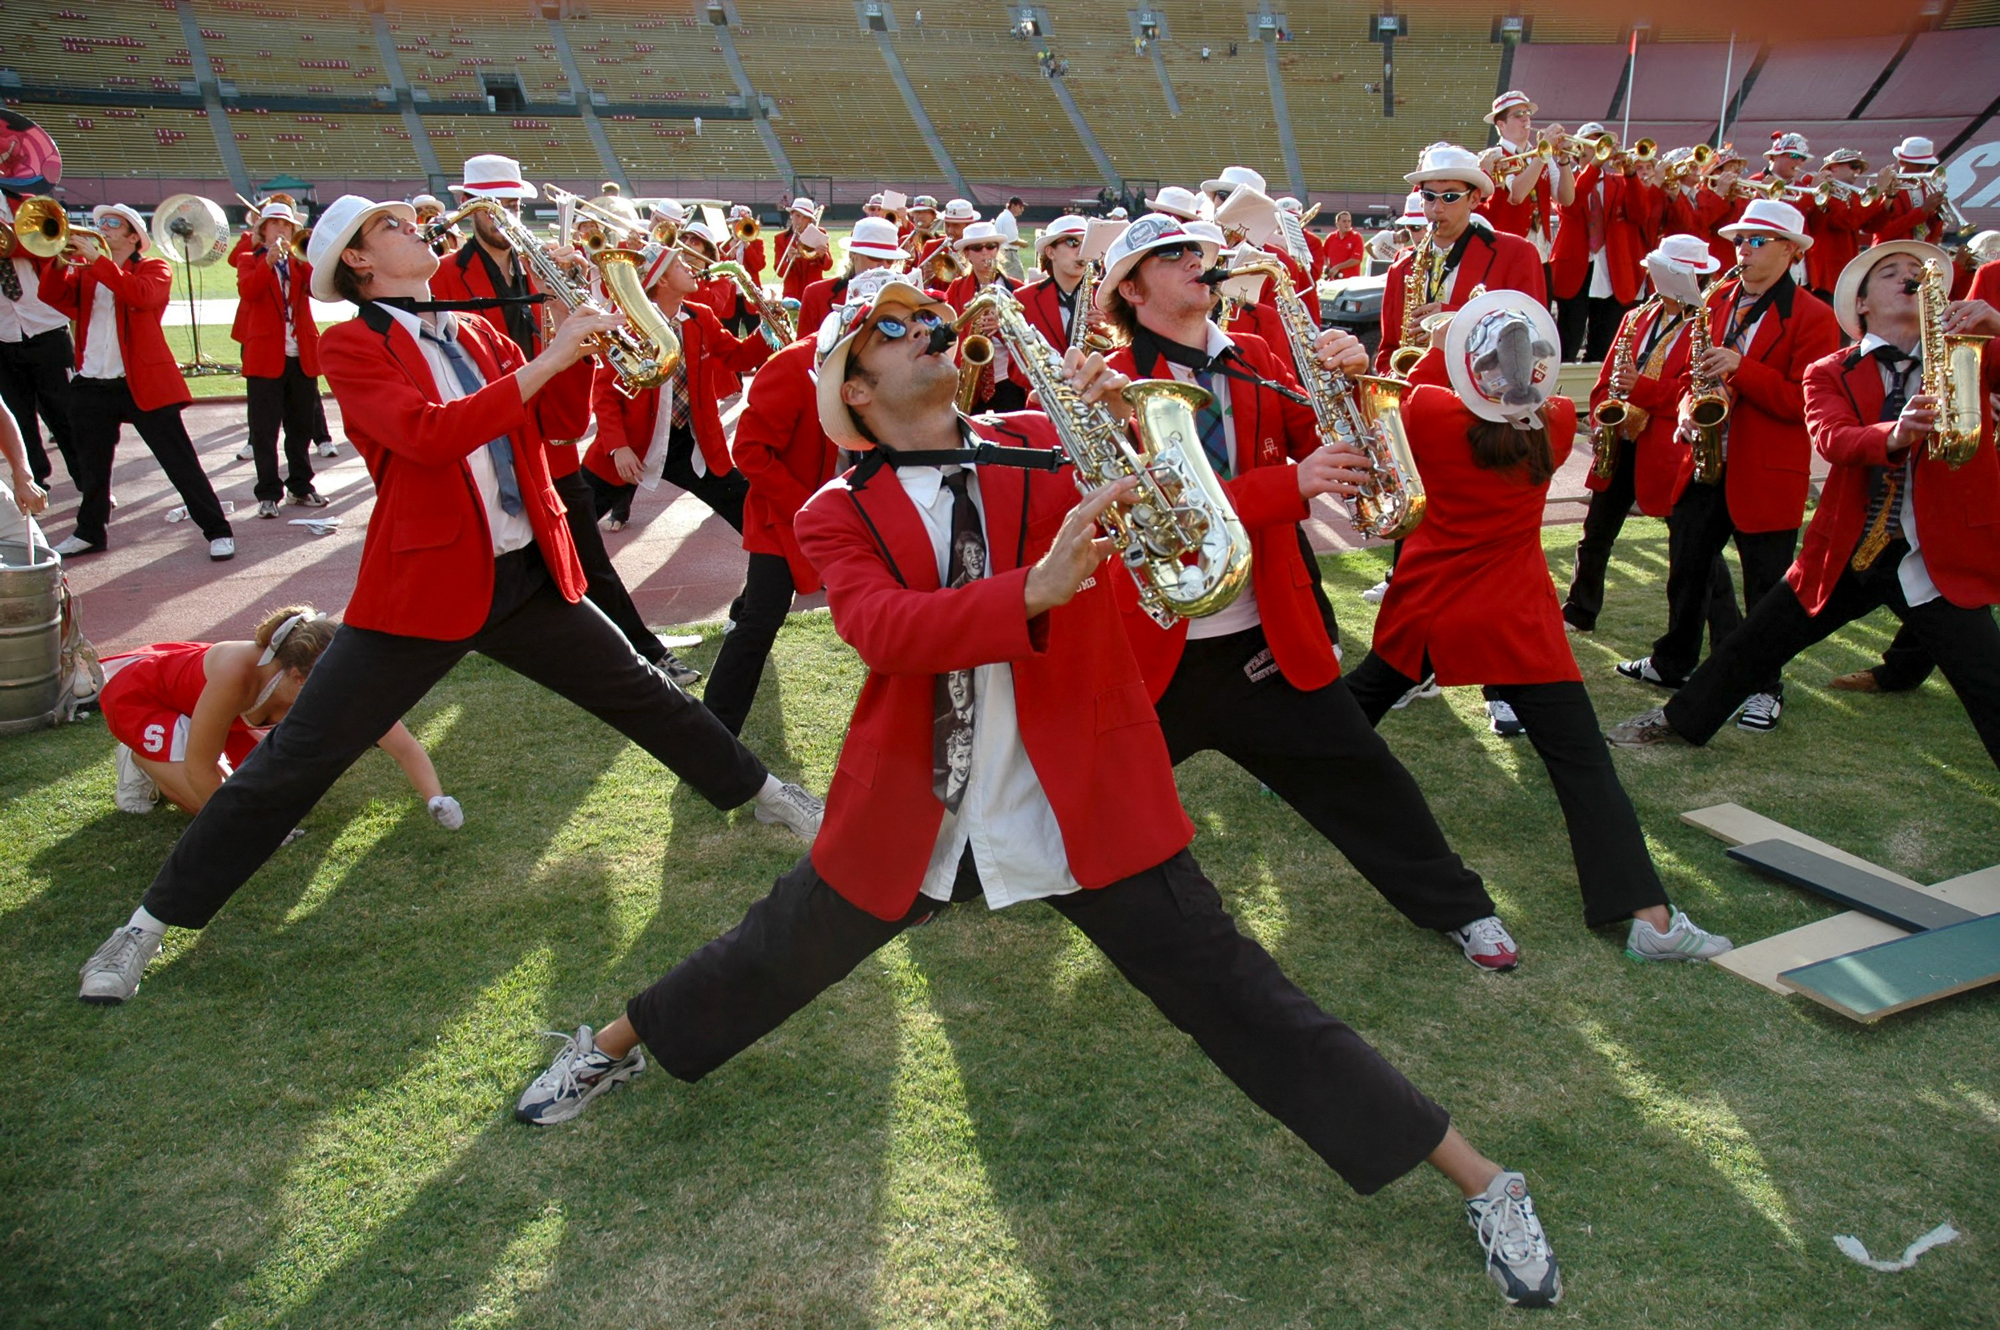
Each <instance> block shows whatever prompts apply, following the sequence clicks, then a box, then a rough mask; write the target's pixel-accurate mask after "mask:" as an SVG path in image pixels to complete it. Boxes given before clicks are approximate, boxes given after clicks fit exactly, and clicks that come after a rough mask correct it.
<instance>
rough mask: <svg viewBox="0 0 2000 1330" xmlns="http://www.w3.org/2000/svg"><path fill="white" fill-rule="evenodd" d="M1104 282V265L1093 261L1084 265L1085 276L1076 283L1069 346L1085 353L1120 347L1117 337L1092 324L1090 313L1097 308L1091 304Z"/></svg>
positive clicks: (1051, 279)
mask: <svg viewBox="0 0 2000 1330" xmlns="http://www.w3.org/2000/svg"><path fill="white" fill-rule="evenodd" d="M1049 280H1050V281H1054V280H1055V279H1054V278H1053V277H1051V278H1050V279H1049ZM1102 280H1104V265H1103V263H1101V262H1099V261H1098V260H1096V259H1092V260H1090V261H1089V262H1088V263H1086V264H1084V265H1083V276H1082V277H1081V278H1079V279H1078V280H1077V283H1076V313H1075V314H1073V315H1071V316H1070V322H1069V344H1070V345H1071V346H1080V347H1082V348H1083V349H1084V350H1085V351H1100V352H1101V351H1110V350H1113V349H1114V348H1116V347H1117V345H1118V338H1117V337H1115V336H1113V335H1112V334H1111V333H1109V332H1107V331H1106V330H1104V329H1103V328H1097V327H1092V326H1091V322H1090V311H1091V310H1093V309H1095V308H1096V306H1095V305H1094V304H1092V303H1091V302H1092V301H1094V300H1095V299H1096V298H1097V284H1098V283H1099V282H1100V281H1102Z"/></svg>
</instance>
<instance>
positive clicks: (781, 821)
mask: <svg viewBox="0 0 2000 1330" xmlns="http://www.w3.org/2000/svg"><path fill="white" fill-rule="evenodd" d="M756 814H757V820H758V821H759V822H765V823H770V824H772V825H778V826H786V827H790V828H791V829H792V830H793V831H794V832H796V833H797V834H798V835H799V836H800V837H801V838H803V839H805V840H811V839H812V838H813V837H815V836H817V835H819V824H820V822H821V821H822V820H823V819H824V818H825V817H826V805H825V804H823V803H821V802H820V801H819V800H817V799H815V798H813V797H812V795H810V794H808V793H806V791H805V790H804V789H803V788H802V787H800V786H797V785H793V784H792V783H791V782H789V781H787V782H786V783H785V784H783V785H780V786H779V787H778V788H777V789H776V790H775V791H773V792H772V793H771V794H769V795H768V796H761V797H759V798H758V800H757V807H756Z"/></svg>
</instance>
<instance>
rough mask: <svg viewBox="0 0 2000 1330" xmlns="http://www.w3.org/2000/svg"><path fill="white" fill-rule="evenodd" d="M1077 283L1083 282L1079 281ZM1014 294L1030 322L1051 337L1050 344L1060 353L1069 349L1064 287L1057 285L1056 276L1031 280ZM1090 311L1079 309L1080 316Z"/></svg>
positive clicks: (1079, 284) (1045, 335) (1038, 330)
mask: <svg viewBox="0 0 2000 1330" xmlns="http://www.w3.org/2000/svg"><path fill="white" fill-rule="evenodd" d="M1077 285H1078V286H1081V285H1083V283H1081V282H1078V283H1077ZM1014 294H1015V296H1016V297H1017V298H1018V299H1019V300H1020V302H1021V308H1022V310H1023V311H1024V312H1025V313H1026V314H1027V316H1028V322H1029V323H1032V324H1033V325H1035V330H1036V331H1037V332H1039V333H1041V335H1042V336H1044V337H1046V338H1048V339H1049V345H1050V346H1052V347H1054V348H1055V349H1056V352H1057V353H1058V354H1061V353H1062V352H1064V351H1067V350H1069V332H1068V330H1067V329H1065V328H1064V327H1063V320H1062V288H1061V287H1059V286H1057V285H1056V280H1055V278H1053V277H1043V278H1042V279H1041V280H1040V281H1038V282H1029V283H1028V284H1027V285H1026V286H1023V287H1021V288H1020V289H1019V290H1017V291H1015V292H1014ZM1088 313H1089V311H1088V310H1078V311H1077V314H1078V316H1079V317H1082V316H1084V315H1087V314H1088Z"/></svg>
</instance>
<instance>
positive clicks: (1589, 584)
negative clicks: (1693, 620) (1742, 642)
mask: <svg viewBox="0 0 2000 1330" xmlns="http://www.w3.org/2000/svg"><path fill="white" fill-rule="evenodd" d="M1636 447H1637V445H1635V444H1634V443H1633V442H1632V441H1631V440H1630V439H1620V440H1619V441H1618V461H1617V464H1616V466H1615V468H1614V469H1613V470H1612V472H1611V483H1610V484H1608V485H1606V486H1605V487H1604V488H1603V489H1601V490H1595V491H1593V492H1592V493H1591V496H1590V506H1589V508H1588V509H1586V510H1585V512H1584V515H1583V539H1581V540H1579V541H1577V543H1576V571H1575V572H1573V573H1572V574H1571V575H1570V582H1569V595H1568V596H1567V597H1565V598H1564V600H1563V618H1564V619H1566V620H1568V621H1569V622H1570V623H1572V624H1575V625H1576V626H1577V627H1578V628H1580V629H1582V630H1583V631H1584V632H1586V633H1588V632H1592V631H1594V630H1595V629H1596V627H1597V616H1598V615H1600V614H1602V613H1603V612H1604V575H1605V572H1606V571H1607V570H1608V569H1609V568H1610V567H1611V550H1612V547H1613V546H1615V545H1616V544H1617V543H1618V533H1619V532H1621V531H1623V530H1624V529H1625V518H1626V515H1627V514H1628V513H1630V512H1631V511H1632V504H1633V501H1634V500H1635V499H1637V497H1638V493H1637V490H1636V484H1637V479H1636V478H1637V473H1638V466H1637V459H1636V456H1635V453H1634V450H1635V448H1636ZM1708 586H1709V593H1708V611H1707V620H1708V643H1709V648H1710V650H1713V649H1714V648H1715V645H1716V644H1717V643H1719V642H1721V641H1722V639H1723V638H1725V637H1727V636H1729V634H1730V631H1731V630H1732V629H1734V628H1735V627H1736V625H1737V624H1739V623H1741V622H1743V615H1742V613H1741V612H1740V611H1739V610H1738V609H1737V608H1736V586H1735V584H1734V583H1733V582H1732V581H1731V580H1730V577H1729V565H1728V564H1727V563H1724V562H1723V559H1722V556H1721V555H1720V554H1717V555H1716V556H1715V560H1714V563H1713V564H1712V565H1711V567H1710V569H1709V579H1708ZM1696 645H1697V648H1698V647H1699V643H1697V644H1696Z"/></svg>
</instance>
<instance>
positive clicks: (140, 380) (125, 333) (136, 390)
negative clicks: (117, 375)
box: [41, 254, 194, 411]
mask: <svg viewBox="0 0 2000 1330" xmlns="http://www.w3.org/2000/svg"><path fill="white" fill-rule="evenodd" d="M99 286H103V287H106V288H108V289H109V290H110V292H111V295H112V298H113V299H114V300H115V301H116V302H117V326H118V354H119V355H120V356H122V357H123V358H124V360H125V383H126V386H127V387H129V388H130V389H131V390H132V404H133V405H134V406H137V407H138V408H139V409H140V410H141V411H157V410H159V409H160V408H161V407H163V406H184V405H186V404H187V403H189V402H191V401H193V400H194V395H193V394H192V393H190V392H189V391H188V386H187V380H186V379H183V378H182V377H181V367H180V362H179V361H177V360H175V359H174V353H173V352H172V351H171V350H170V349H168V347H167V335H166V333H164V332H162V331H161V329H160V316H161V315H162V314H164V313H165V312H166V308H167V301H168V299H169V298H170V297H172V295H173V290H174V274H173V270H172V269H171V268H169V267H168V266H167V261H166V260H165V259H149V258H143V257H141V256H140V255H137V254H135V255H133V256H132V261H131V262H130V263H128V264H126V265H125V266H124V267H122V268H121V267H119V266H118V265H117V264H115V263H113V262H112V261H111V260H110V258H109V257H107V256H103V255H100V256H99V257H98V258H97V260H96V261H95V262H92V263H89V264H86V265H84V266H81V267H78V266H76V265H73V264H67V263H51V264H49V265H48V266H47V267H45V268H43V269H42V282H41V287H42V290H41V296H42V301H43V303H44V304H46V305H48V306H49V308H51V309H55V310H60V311H61V312H62V313H64V314H67V315H69V316H70V317H71V318H72V319H75V320H76V367H77V368H78V369H82V368H83V352H84V348H85V347H86V346H88V345H89V343H90V310H91V306H92V305H93V304H95V303H96V300H97V288H98V287H99Z"/></svg>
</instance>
